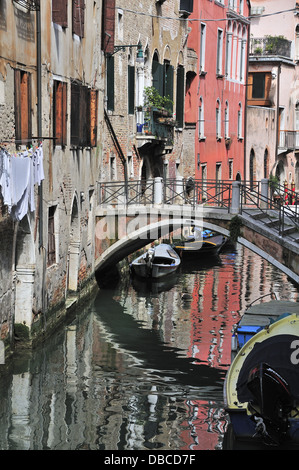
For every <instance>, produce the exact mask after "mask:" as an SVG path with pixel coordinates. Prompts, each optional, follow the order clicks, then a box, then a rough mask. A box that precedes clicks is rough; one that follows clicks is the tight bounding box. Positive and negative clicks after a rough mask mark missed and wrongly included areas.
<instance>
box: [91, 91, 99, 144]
mask: <svg viewBox="0 0 299 470" xmlns="http://www.w3.org/2000/svg"><path fill="white" fill-rule="evenodd" d="M97 117H98V94H97V91H96V90H90V145H91V147H96V145H97Z"/></svg>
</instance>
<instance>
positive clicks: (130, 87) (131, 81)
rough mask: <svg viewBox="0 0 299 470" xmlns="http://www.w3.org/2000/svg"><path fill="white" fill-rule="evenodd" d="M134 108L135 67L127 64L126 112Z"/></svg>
mask: <svg viewBox="0 0 299 470" xmlns="http://www.w3.org/2000/svg"><path fill="white" fill-rule="evenodd" d="M134 109H135V67H133V66H131V65H128V113H129V114H134Z"/></svg>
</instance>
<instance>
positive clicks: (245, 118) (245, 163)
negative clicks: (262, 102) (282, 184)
mask: <svg viewBox="0 0 299 470" xmlns="http://www.w3.org/2000/svg"><path fill="white" fill-rule="evenodd" d="M248 11H249V16H250V14H251V6H250V3H249V2H248ZM247 37H248V41H247V54H246V56H247V59H246V61H247V63H246V82H245V83H246V86H245V116H244V178H243V180H244V182H245V181H246V177H247V162H246V144H247V112H248V111H247V106H248V69H249V51H250V22H249V25H248V36H247Z"/></svg>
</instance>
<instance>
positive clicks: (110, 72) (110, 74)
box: [107, 56, 114, 111]
mask: <svg viewBox="0 0 299 470" xmlns="http://www.w3.org/2000/svg"><path fill="white" fill-rule="evenodd" d="M107 109H108V110H109V111H114V56H108V57H107Z"/></svg>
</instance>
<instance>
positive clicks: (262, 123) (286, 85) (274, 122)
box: [246, 0, 299, 189]
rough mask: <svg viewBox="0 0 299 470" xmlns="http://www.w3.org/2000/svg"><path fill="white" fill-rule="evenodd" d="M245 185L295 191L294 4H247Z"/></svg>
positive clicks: (297, 93)
mask: <svg viewBox="0 0 299 470" xmlns="http://www.w3.org/2000/svg"><path fill="white" fill-rule="evenodd" d="M251 7H252V8H251V44H250V54H249V65H248V108H247V146H246V166H247V175H248V179H250V180H251V181H254V180H260V179H261V178H269V176H270V175H271V176H272V177H274V178H276V180H277V182H279V183H280V184H281V185H284V184H285V183H287V184H288V187H289V188H290V187H291V185H292V183H295V184H296V189H298V187H299V160H298V157H299V153H298V150H299V143H298V142H299V141H298V132H299V119H298V116H299V114H298V112H299V88H298V70H299V69H298V58H299V55H298V51H299V49H298V38H299V10H298V4H297V3H296V2H295V1H293V0H288V1H280V0H274V1H273V0H271V1H260V0H252V1H251Z"/></svg>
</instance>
